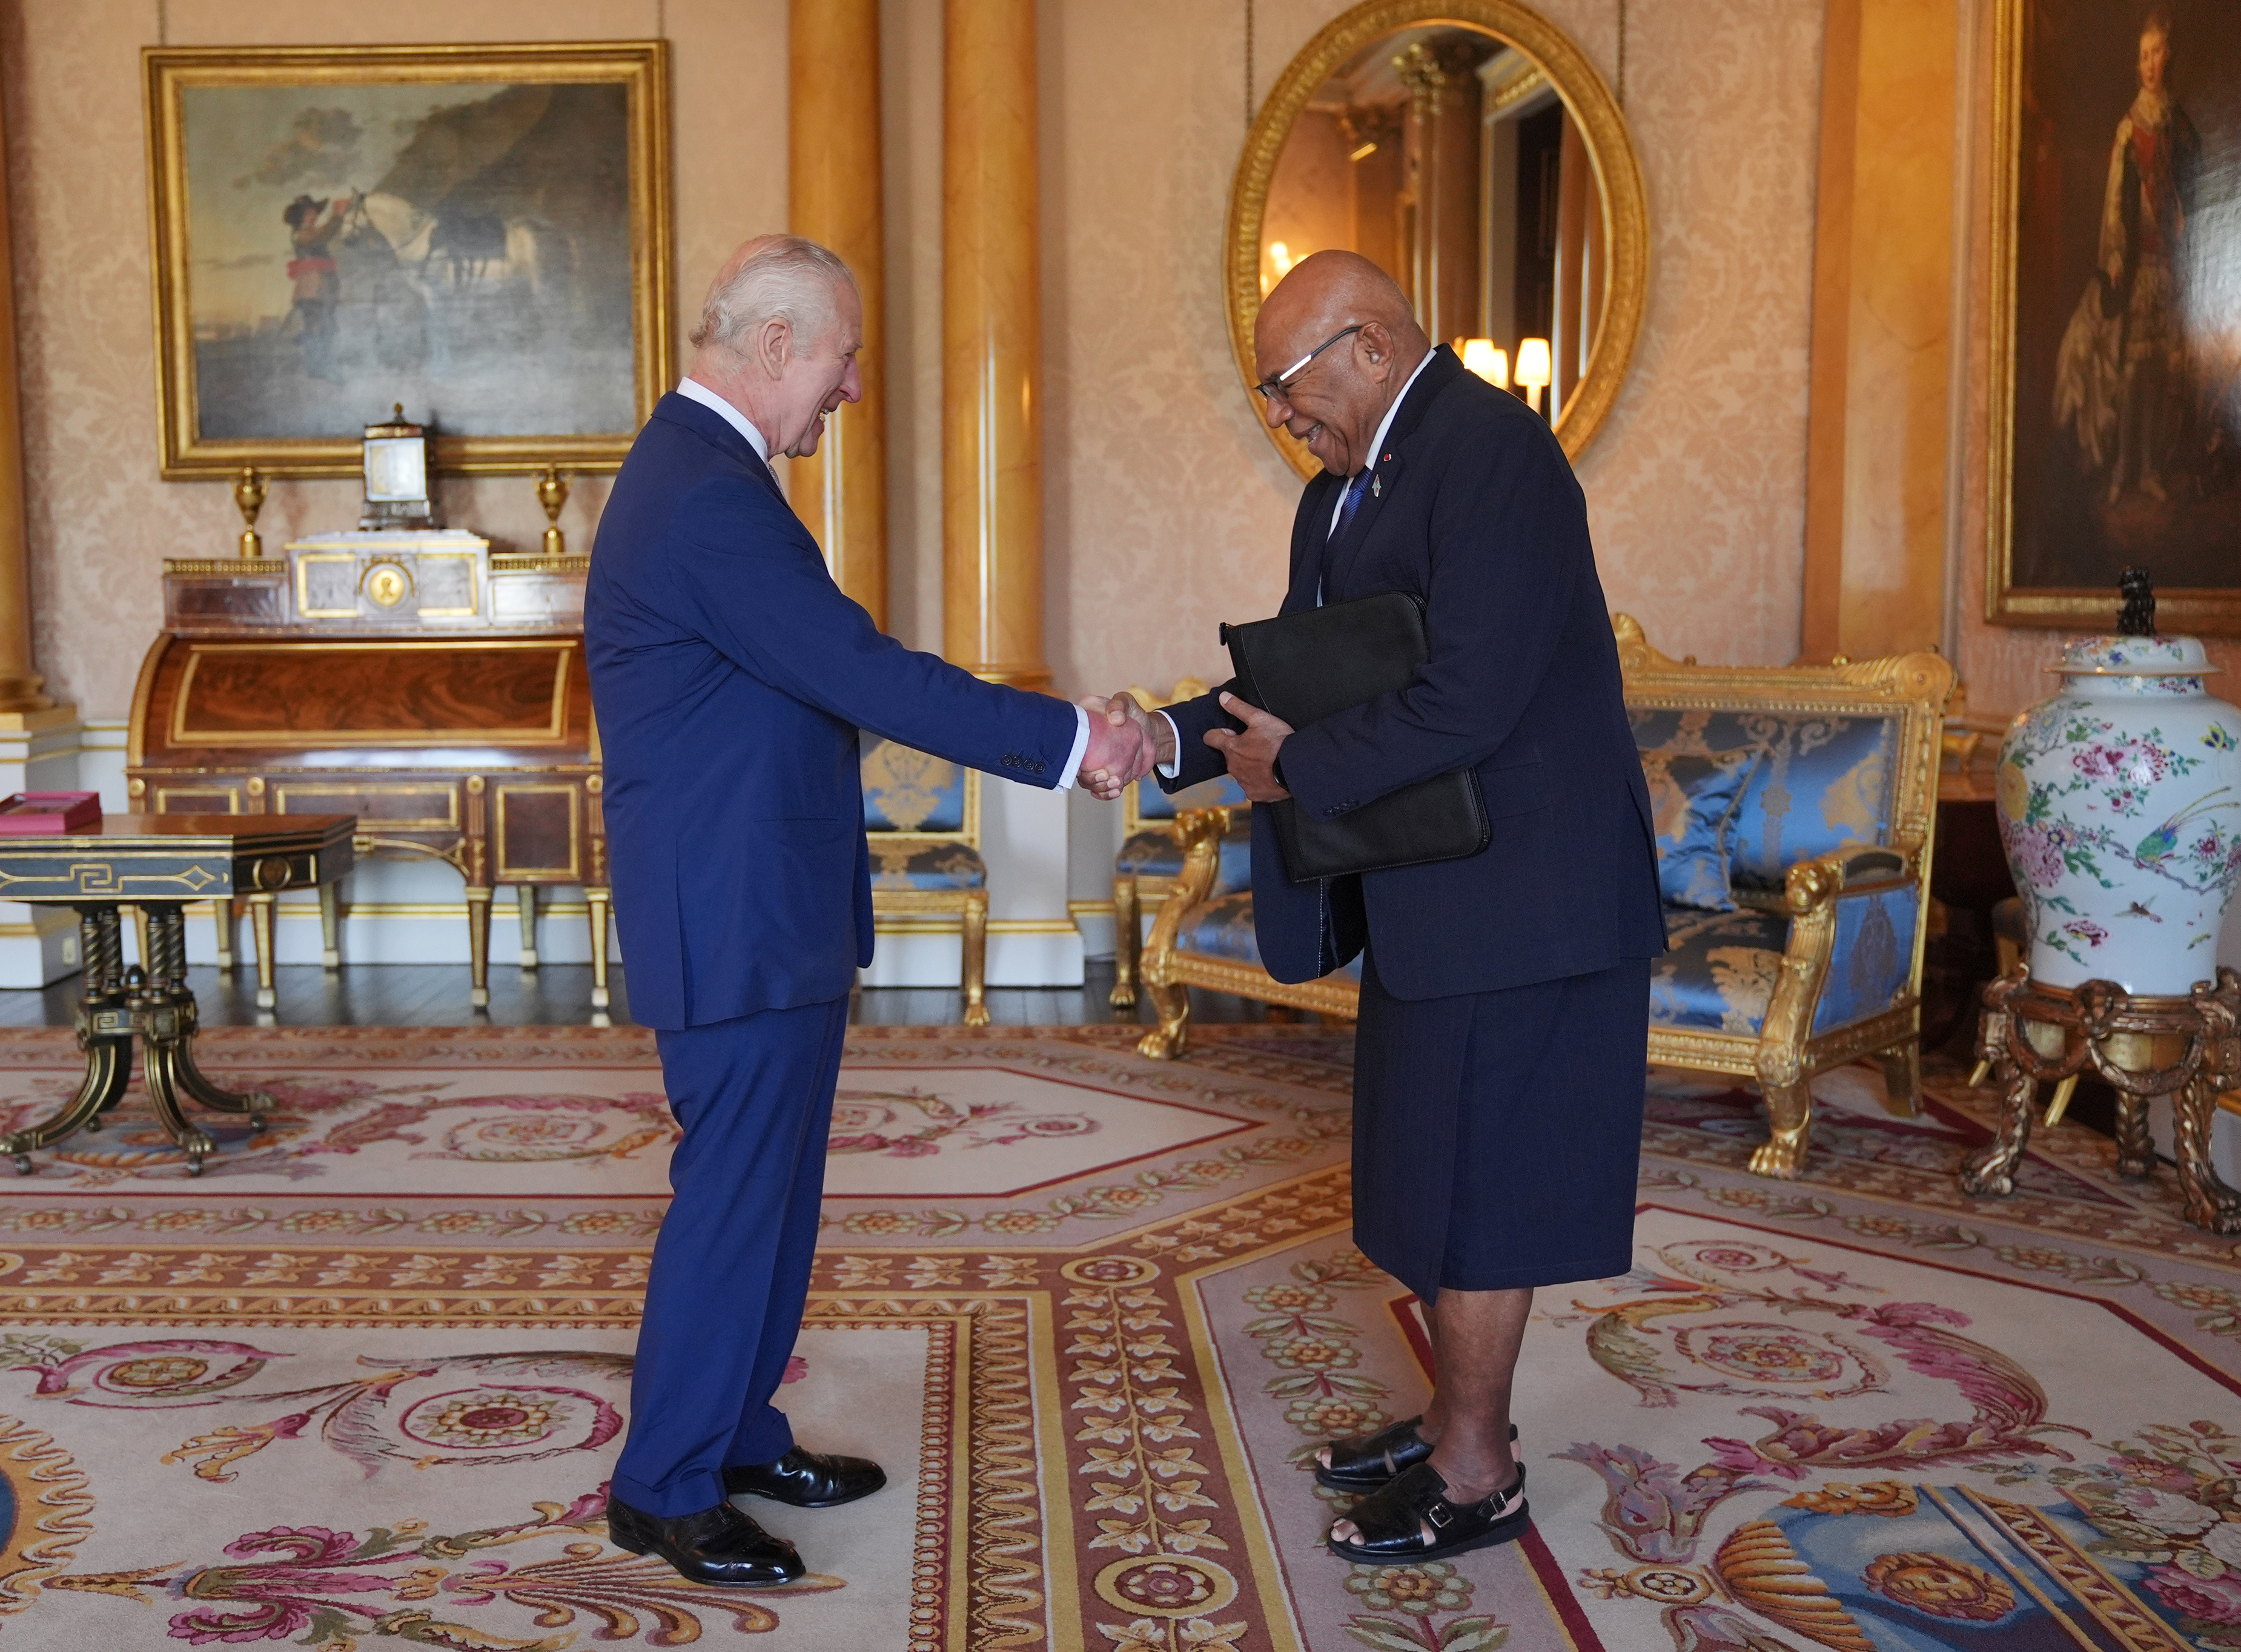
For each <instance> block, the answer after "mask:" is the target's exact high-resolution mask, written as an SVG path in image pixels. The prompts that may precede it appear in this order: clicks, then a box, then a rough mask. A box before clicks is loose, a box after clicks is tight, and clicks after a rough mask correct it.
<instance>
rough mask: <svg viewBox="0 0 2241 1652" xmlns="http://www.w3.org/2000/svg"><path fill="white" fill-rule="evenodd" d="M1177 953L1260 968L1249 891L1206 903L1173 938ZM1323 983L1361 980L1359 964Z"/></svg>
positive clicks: (1348, 967) (1351, 964)
mask: <svg viewBox="0 0 2241 1652" xmlns="http://www.w3.org/2000/svg"><path fill="white" fill-rule="evenodd" d="M1175 950H1176V951H1177V952H1184V953H1195V954H1196V955H1197V956H1199V957H1201V958H1220V959H1225V960H1228V961H1229V962H1231V963H1233V964H1250V965H1251V966H1253V967H1254V968H1255V969H1258V968H1260V967H1261V943H1260V942H1259V940H1256V939H1255V938H1254V933H1253V892H1252V891H1251V890H1249V889H1248V890H1245V891H1242V892H1241V893H1237V894H1234V895H1224V896H1222V897H1221V899H1220V900H1209V901H1207V903H1206V905H1204V906H1201V907H1200V908H1199V909H1198V910H1197V911H1196V912H1195V913H1193V914H1192V915H1191V921H1190V924H1189V926H1187V928H1186V929H1184V931H1183V932H1182V933H1181V934H1180V935H1178V936H1177V937H1176V938H1175ZM1323 979H1325V980H1349V981H1353V982H1355V983H1356V984H1357V985H1358V984H1359V983H1360V982H1361V958H1360V957H1358V956H1357V957H1356V958H1355V960H1354V961H1353V962H1352V963H1350V964H1348V965H1347V966H1344V967H1343V968H1341V969H1336V970H1334V971H1332V972H1331V973H1330V974H1328V975H1327V976H1325V977H1324V978H1323Z"/></svg>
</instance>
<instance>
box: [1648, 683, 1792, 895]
mask: <svg viewBox="0 0 2241 1652" xmlns="http://www.w3.org/2000/svg"><path fill="white" fill-rule="evenodd" d="M1715 716H1716V713H1714V712H1704V711H1686V712H1676V711H1634V712H1629V713H1628V718H1629V721H1630V722H1632V723H1633V725H1634V739H1635V748H1636V751H1637V752H1639V753H1640V754H1641V758H1642V779H1643V780H1644V781H1645V782H1647V783H1648V785H1649V818H1650V820H1651V823H1652V829H1653V830H1654V832H1655V833H1656V839H1657V888H1658V893H1660V894H1661V895H1662V897H1663V898H1664V900H1665V901H1666V903H1667V904H1668V905H1669V906H1695V907H1698V908H1700V909H1702V910H1703V911H1706V912H1733V911H1734V910H1735V906H1736V903H1735V899H1734V897H1733V896H1732V895H1731V894H1730V893H1729V890H1728V846H1729V837H1730V833H1731V830H1732V826H1733V823H1734V820H1735V815H1736V805H1737V803H1738V802H1740V801H1741V799H1742V798H1743V791H1744V788H1745V787H1746V786H1749V783H1750V779H1751V777H1752V775H1753V774H1754V773H1755V772H1756V764H1757V761H1758V759H1759V756H1760V754H1761V749H1760V747H1758V746H1756V745H1749V744H1745V745H1742V746H1733V747H1730V748H1728V749H1725V750H1719V751H1715V750H1712V749H1710V748H1709V747H1708V746H1706V744H1705V739H1704V735H1705V730H1706V726H1708V725H1709V723H1710V721H1711V720H1712V719H1713V718H1714V717H1715Z"/></svg>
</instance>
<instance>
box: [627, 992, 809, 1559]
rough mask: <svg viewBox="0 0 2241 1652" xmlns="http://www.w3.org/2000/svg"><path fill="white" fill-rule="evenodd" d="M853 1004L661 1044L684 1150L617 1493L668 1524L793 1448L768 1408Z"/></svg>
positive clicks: (653, 1283)
mask: <svg viewBox="0 0 2241 1652" xmlns="http://www.w3.org/2000/svg"><path fill="white" fill-rule="evenodd" d="M847 1029H848V1000H846V998H836V999H833V1000H830V1001H828V1002H826V1003H819V1004H805V1005H802V1006H799V1007H796V1008H791V1009H766V1010H761V1011H759V1012H757V1013H754V1014H753V1015H742V1016H740V1017H739V1018H738V1019H736V1020H728V1021H718V1022H715V1023H712V1025H709V1026H706V1027H686V1028H684V1029H683V1030H681V1031H673V1032H672V1031H666V1030H665V1031H662V1032H659V1033H656V1034H655V1040H656V1043H657V1044H658V1045H659V1048H660V1051H661V1076H662V1082H663V1084H664V1085H665V1086H666V1088H667V1090H668V1093H669V1105H670V1109H671V1111H672V1112H673V1113H674V1114H676V1117H677V1122H678V1124H679V1126H680V1127H682V1128H683V1130H684V1132H685V1134H684V1138H683V1140H680V1141H679V1143H678V1144H677V1150H676V1152H675V1153H674V1154H672V1156H671V1158H670V1161H669V1185H670V1187H671V1189H672V1192H673V1194H674V1197H673V1198H672V1200H671V1201H670V1207H669V1214H667V1216H666V1217H665V1218H664V1219H663V1221H662V1224H661V1233H660V1235H659V1238H657V1239H656V1240H655V1241H654V1247H653V1269H652V1274H651V1276H650V1277H649V1278H648V1280H647V1281H646V1318H645V1320H644V1321H642V1322H641V1323H640V1325H639V1334H638V1364H637V1366H636V1368H634V1369H633V1371H632V1374H631V1417H630V1437H629V1438H628V1439H627V1440H626V1441H625V1442H624V1445H623V1454H622V1460H621V1461H619V1462H618V1463H617V1464H616V1465H615V1474H614V1481H613V1493H614V1495H615V1496H616V1497H617V1498H618V1499H619V1500H620V1501H621V1502H625V1503H628V1504H629V1505H630V1506H631V1507H632V1508H637V1509H640V1510H643V1511H644V1512H645V1513H646V1514H650V1515H660V1516H663V1517H669V1516H673V1515H689V1514H692V1513H693V1512H695V1511H696V1510H699V1509H703V1508H713V1507H714V1506H715V1505H716V1504H718V1503H719V1502H723V1501H724V1481H723V1469H724V1467H725V1465H726V1464H727V1463H728V1464H744V1463H759V1462H769V1461H773V1459H775V1458H779V1457H782V1456H784V1455H786V1452H787V1451H789V1450H791V1449H792V1448H793V1429H792V1428H790V1427H789V1426H788V1425H787V1423H786V1414H785V1413H784V1412H783V1411H780V1410H779V1409H778V1408H776V1407H775V1406H773V1405H772V1404H771V1397H772V1396H773V1395H775V1394H776V1393H777V1392H778V1385H779V1380H780V1379H781V1378H783V1377H784V1376H785V1374H786V1359H787V1357H788V1356H789V1355H790V1354H792V1353H793V1345H794V1339H795V1336H796V1334H797V1333H799V1330H800V1328H801V1310H802V1305H803V1303H804V1302H805V1301H806V1300H807V1297H808V1294H809V1264H810V1259H811V1254H812V1252H813V1249H814V1247H815V1246H816V1243H817V1216H818V1205H819V1201H820V1200H821V1199H822V1198H823V1196H824V1192H825V1142H826V1137H827V1136H828V1135H829V1134H831V1132H832V1127H833V1086H834V1085H835V1084H836V1083H838V1082H839V1080H840V1046H841V1040H842V1039H843V1038H844V1037H845V1035H846V1032H847Z"/></svg>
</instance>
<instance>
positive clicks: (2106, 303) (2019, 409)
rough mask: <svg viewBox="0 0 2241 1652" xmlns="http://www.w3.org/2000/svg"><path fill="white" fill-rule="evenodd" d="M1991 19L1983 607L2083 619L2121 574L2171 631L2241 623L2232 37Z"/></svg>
mask: <svg viewBox="0 0 2241 1652" xmlns="http://www.w3.org/2000/svg"><path fill="white" fill-rule="evenodd" d="M2009 17H2010V22H2011V23H2013V24H2014V25H2015V33H2014V36H2013V37H2012V38H2011V43H2012V45H2013V47H2014V49H2015V50H2016V53H2017V60H2016V63H2015V64H2014V65H2013V67H2014V70H2015V81H2014V91H2015V94H2016V95H2015V97H2014V99H2013V102H2012V104H2010V108H2011V109H2012V110H2013V115H2014V123H2013V130H2012V133H2011V137H2012V141H2013V144H2014V148H2013V150H2012V157H2013V162H2014V168H2013V172H2012V175H2011V204H2012V211H2013V213H2014V218H2013V231H2012V237H2011V240H2010V243H2009V247H2010V255H2011V268H2010V270H2008V271H1998V272H1996V278H1998V279H2004V280H2011V281H2012V289H2011V292H2012V310H2011V311H2010V314H2011V317H2012V334H2011V337H2010V338H2009V339H2007V340H2005V341H1996V347H1997V345H1998V344H2001V343H2004V344H2006V345H2008V346H2009V347H2010V349H2011V351H2012V354H2011V355H2010V357H2009V358H2007V361H2006V363H2005V365H2007V367H2008V368H2009V373H2008V375H2007V385H2006V388H2007V391H2008V393H2009V394H2010V397H2011V400H2010V403H2009V408H2008V417H2009V419H2010V445H2009V447H2008V450H2007V452H2006V454H2005V455H2004V457H2005V458H2006V460H2007V464H2006V472H2007V475H2006V483H2007V485H2006V491H2005V498H2004V499H2003V500H1997V501H1996V510H1995V519H1996V523H1997V520H1998V518H1999V517H2000V516H2001V515H2002V514H2004V516H2005V527H2006V536H2005V538H2006V543H2005V545H2004V546H2002V545H1996V546H1995V558H1994V563H1995V566H1994V573H1995V576H1996V577H1995V579H1994V581H1993V585H1992V590H1991V592H1990V594H1991V598H1992V609H1993V612H1992V616H1991V617H1992V618H1994V619H2018V620H2023V621H2024V622H2026V623H2028V622H2030V621H2031V620H2033V619H2037V620H2039V621H2041V622H2043V623H2044V622H2052V623H2061V622H2062V621H2063V620H2064V619H2065V618H2068V617H2070V616H2071V612H2072V610H2073V608H2074V607H2075V604H2076V602H2077V600H2081V599H2082V600H2090V603H2091V604H2093V605H2095V606H2096V608H2098V607H2099V606H2105V605H2106V597H2105V595H2104V593H2105V592H2107V591H2108V590H2110V589H2111V587H2113V586H2114V585H2115V584H2116V581H2117V574H2118V573H2119V572H2120V571H2121V570H2122V569H2124V567H2126V566H2129V565H2136V564H2137V565H2144V566H2146V567H2148V568H2150V569H2151V570H2152V572H2153V573H2154V576H2155V579H2156V583H2157V586H2158V588H2159V589H2161V590H2164V591H2166V592H2171V593H2172V594H2173V596H2174V597H2175V598H2177V599H2178V600H2179V601H2180V602H2181V603H2182V605H2184V609H2185V611H2186V617H2187V619H2188V622H2189V623H2191V624H2197V625H2210V626H2211V627H2213V628H2217V629H2222V630H2241V276H2237V274H2236V271H2237V270H2241V29H2236V28H2235V27H2234V26H2233V24H2234V17H2233V12H2232V9H2231V5H2230V3H2228V0H2149V3H2131V0H2015V3H2014V4H2013V6H2012V8H2011V10H2010V13H2009ZM2001 506H2004V512H2002V510H2001V509H2000V507H2001ZM2001 552H2004V556H2003V555H2002V554H2001ZM2066 593H2067V599H2066ZM2188 593H2196V594H2194V595H2192V596H2190V595H2189V594H2188Z"/></svg>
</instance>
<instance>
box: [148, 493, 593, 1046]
mask: <svg viewBox="0 0 2241 1652" xmlns="http://www.w3.org/2000/svg"><path fill="white" fill-rule="evenodd" d="M461 541H465V542H466V543H465V544H464V545H462V544H461V543H459V542H461ZM392 542H393V543H392ZM478 547H479V548H478ZM589 561H590V559H589V558H584V557H505V556H491V555H489V554H488V550H487V547H485V546H482V544H481V542H480V541H479V540H472V536H465V535H447V536H426V535H418V536H416V535H412V534H404V533H398V534H359V535H341V536H335V537H334V538H331V539H322V540H309V541H304V542H303V543H300V544H298V545H291V546H290V547H289V548H288V554H287V556H286V558H284V559H283V558H220V559H217V560H212V561H193V562H190V561H174V562H171V563H170V564H168V565H166V572H165V579H164V585H165V615H166V619H167V620H168V622H169V625H168V629H166V630H165V631H164V632H162V633H160V634H159V635H158V636H157V639H156V641H155V643H154V645H152V646H151V648H150V649H149V651H148V655H147V658H146V659H145V660H144V662H143V663H142V665H141V667H140V681H139V686H138V687H137V689H136V690H135V691H134V693H133V699H132V722H131V728H130V733H129V735H128V737H127V746H126V753H125V777H126V781H127V784H128V786H129V787H130V794H131V797H132V799H133V801H134V803H135V805H136V806H142V805H144V806H146V807H148V808H151V809H153V810H156V811H157V812H168V811H171V810H194V811H203V812H208V813H223V814H251V815H256V814H292V813H328V812H347V813H351V814H354V815H356V816H357V817H358V844H357V847H358V853H360V854H361V855H394V856H425V857H427V858H430V859H437V860H441V861H444V862H445V863H446V864H447V865H449V866H452V867H453V868H454V869H455V870H456V871H457V872H458V873H459V876H460V877H461V879H462V880H464V881H465V886H466V892H465V893H466V904H467V940H468V956H469V958H470V960H472V966H473V988H472V994H473V1002H474V1003H475V1005H476V1006H477V1007H481V1006H485V1005H487V1004H488V1003H489V1002H490V986H489V983H490V916H491V897H492V892H493V890H494V888H495V887H496V886H498V885H501V884H506V885H512V886H513V887H514V888H515V890H516V892H517V894H518V897H519V900H520V902H521V906H522V917H523V942H524V957H523V960H522V961H523V964H524V966H526V967H534V966H535V964H536V961H537V960H536V953H535V951H534V944H535V942H534V935H535V931H534V927H533V926H534V921H535V891H536V890H537V889H539V888H540V887H551V886H556V885H581V886H583V888H584V893H585V900H586V903H587V905H588V906H589V907H590V916H591V929H592V1005H593V1007H594V1008H595V1009H598V1010H604V1009H605V1007H606V1005H607V1001H608V993H607V909H608V885H607V857H606V838H605V825H604V821H603V819H602V815H601V812H600V796H599V794H600V788H601V784H602V782H601V777H600V772H599V732H598V730H597V728H596V727H595V726H593V723H592V696H591V684H590V679H589V678H588V677H587V676H586V674H585V668H584V647H583V637H582V634H581V625H582V611H583V579H584V572H585V568H587V567H588V565H589ZM438 599H440V600H438ZM249 906H250V916H251V923H252V925H253V928H254V933H255V935H256V938H257V945H258V988H259V993H258V996H259V1001H260V1002H269V1001H270V996H271V960H272V933H271V930H272V917H273V909H272V901H271V897H270V896H269V895H264V894H261V893H252V894H251V896H250V897H249ZM220 910H221V914H222V919H221V932H220V933H221V952H222V953H223V952H224V951H225V950H226V949H227V948H228V946H230V940H231V922H230V921H228V920H225V918H224V913H226V912H227V910H228V909H226V908H224V907H221V909H220ZM320 917H321V920H322V922H323V927H324V931H325V937H324V939H325V961H326V963H327V966H328V967H330V968H332V967H334V966H336V965H337V964H338V963H339V961H340V953H339V934H340V929H341V920H342V909H341V904H340V901H339V900H338V897H337V895H336V893H335V892H334V890H333V888H332V886H331V885H330V886H325V887H324V888H323V889H322V891H321V900H320Z"/></svg>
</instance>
